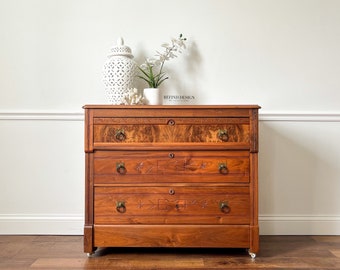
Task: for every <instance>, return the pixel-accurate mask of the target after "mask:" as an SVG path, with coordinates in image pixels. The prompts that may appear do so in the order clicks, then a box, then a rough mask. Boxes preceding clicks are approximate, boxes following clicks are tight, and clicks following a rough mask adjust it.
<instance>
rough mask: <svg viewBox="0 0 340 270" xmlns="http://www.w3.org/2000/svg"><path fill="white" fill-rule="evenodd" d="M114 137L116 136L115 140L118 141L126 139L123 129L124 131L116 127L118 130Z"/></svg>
mask: <svg viewBox="0 0 340 270" xmlns="http://www.w3.org/2000/svg"><path fill="white" fill-rule="evenodd" d="M115 138H116V140H117V141H119V142H123V141H125V139H126V135H125V131H124V130H123V129H118V130H117V131H116V135H115Z"/></svg>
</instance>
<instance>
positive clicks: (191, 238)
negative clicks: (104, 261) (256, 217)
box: [94, 225, 250, 248]
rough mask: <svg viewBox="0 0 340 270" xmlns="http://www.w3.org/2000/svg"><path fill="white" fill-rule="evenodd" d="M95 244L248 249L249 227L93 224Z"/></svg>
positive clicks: (101, 245) (108, 245) (102, 245)
mask: <svg viewBox="0 0 340 270" xmlns="http://www.w3.org/2000/svg"><path fill="white" fill-rule="evenodd" d="M94 246H96V247H226V248H249V247H250V227H249V226H236V225H235V226H233V225H229V226H228V225H162V226H157V225H151V226H150V225H123V226H122V225H116V226H115V225H111V226H100V225H96V226H95V227H94Z"/></svg>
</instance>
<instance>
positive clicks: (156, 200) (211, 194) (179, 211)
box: [94, 186, 250, 225]
mask: <svg viewBox="0 0 340 270" xmlns="http://www.w3.org/2000/svg"><path fill="white" fill-rule="evenodd" d="M94 223H95V224H98V225H109V224H112V225H115V224H243V225H247V224H248V225H249V224H250V195H249V187H202V186H198V187H185V186H168V187H95V195H94Z"/></svg>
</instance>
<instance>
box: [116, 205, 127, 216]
mask: <svg viewBox="0 0 340 270" xmlns="http://www.w3.org/2000/svg"><path fill="white" fill-rule="evenodd" d="M116 210H117V212H119V213H121V214H124V213H125V212H126V206H125V202H117V203H116Z"/></svg>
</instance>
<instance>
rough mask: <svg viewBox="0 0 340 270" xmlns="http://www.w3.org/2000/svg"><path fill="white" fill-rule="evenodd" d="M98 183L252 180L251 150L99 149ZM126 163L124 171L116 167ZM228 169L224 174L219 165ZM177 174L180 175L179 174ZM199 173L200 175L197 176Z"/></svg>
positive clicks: (96, 157) (95, 154)
mask: <svg viewBox="0 0 340 270" xmlns="http://www.w3.org/2000/svg"><path fill="white" fill-rule="evenodd" d="M94 156H95V158H94V165H93V167H94V175H95V183H96V184H98V183H126V181H127V179H129V182H130V183H147V182H154V181H155V180H156V179H157V182H160V181H162V182H183V181H184V180H185V181H186V182H191V181H193V182H221V183H222V182H243V183H247V182H249V152H248V151H229V152H228V151H190V152H183V151H149V152H145V151H110V152H108V151H96V152H95V153H94ZM118 164H124V166H125V168H126V173H125V174H123V175H122V174H120V173H119V172H118V171H117V165H118ZM221 165H225V166H226V167H227V172H225V174H222V173H221V172H220V170H219V169H220V166H221ZM174 176H180V177H179V178H177V177H174ZM195 176H199V177H195Z"/></svg>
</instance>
